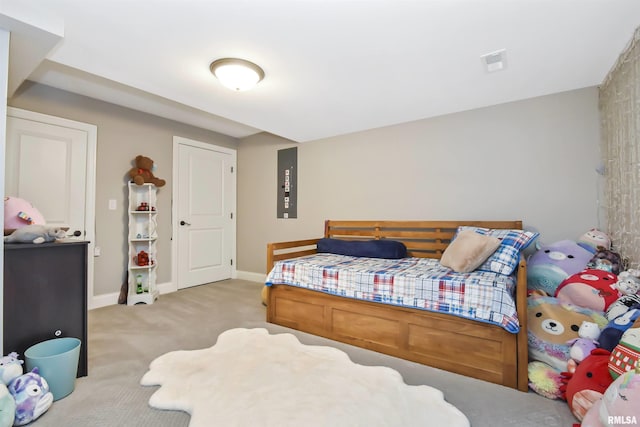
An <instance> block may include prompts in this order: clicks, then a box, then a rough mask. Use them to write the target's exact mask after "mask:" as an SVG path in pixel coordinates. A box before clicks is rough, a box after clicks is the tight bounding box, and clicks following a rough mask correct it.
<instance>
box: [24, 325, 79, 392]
mask: <svg viewBox="0 0 640 427" xmlns="http://www.w3.org/2000/svg"><path fill="white" fill-rule="evenodd" d="M81 344H82V343H81V341H80V340H79V339H77V338H69V337H66V338H54V339H52V340H48V341H43V342H41V343H38V344H36V345H33V346H31V347H29V348H28V349H27V350H26V351H25V352H24V358H25V361H26V362H27V363H26V365H27V371H29V372H31V370H32V369H33V368H35V367H37V368H38V373H39V374H40V376H41V377H42V378H44V379H45V380H47V383H49V389H50V391H51V394H53V400H54V401H55V400H58V399H62V398H63V397H66V396H68V395H69V394H70V393H71V392H72V391H73V390H74V389H75V386H76V375H77V374H78V359H79V357H80V345H81Z"/></svg>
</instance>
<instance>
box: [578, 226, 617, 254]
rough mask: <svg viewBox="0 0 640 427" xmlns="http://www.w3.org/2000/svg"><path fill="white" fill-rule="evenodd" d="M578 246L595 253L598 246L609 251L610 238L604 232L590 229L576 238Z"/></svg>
mask: <svg viewBox="0 0 640 427" xmlns="http://www.w3.org/2000/svg"><path fill="white" fill-rule="evenodd" d="M578 244H579V245H580V246H582V247H583V248H585V249H587V250H589V251H591V252H592V253H595V252H596V250H597V249H598V247H599V246H600V247H602V248H604V249H606V250H609V249H611V238H610V237H609V236H608V235H607V233H605V232H604V231H600V230H598V229H597V228H592V229H591V230H589V231H587V232H586V233H584V234H583V235H582V236H580V237H579V238H578Z"/></svg>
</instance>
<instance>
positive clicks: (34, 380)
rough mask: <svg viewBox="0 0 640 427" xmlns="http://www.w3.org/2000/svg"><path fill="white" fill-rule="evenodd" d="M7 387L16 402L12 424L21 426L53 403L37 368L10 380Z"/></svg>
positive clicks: (42, 412) (46, 385)
mask: <svg viewBox="0 0 640 427" xmlns="http://www.w3.org/2000/svg"><path fill="white" fill-rule="evenodd" d="M8 388H9V393H10V394H11V395H12V396H13V398H14V399H15V402H16V416H15V421H14V422H13V425H14V426H23V425H25V424H29V423H30V422H32V421H34V420H36V419H38V418H39V417H40V415H42V414H44V413H45V412H47V410H48V409H49V408H50V407H51V404H52V403H53V394H51V392H50V391H49V384H47V381H46V380H45V379H44V378H42V377H41V376H40V374H39V373H38V368H33V370H32V371H31V372H27V373H26V374H24V375H21V376H19V377H18V378H16V379H15V380H13V381H11V384H9V387H8Z"/></svg>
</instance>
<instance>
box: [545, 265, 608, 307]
mask: <svg viewBox="0 0 640 427" xmlns="http://www.w3.org/2000/svg"><path fill="white" fill-rule="evenodd" d="M617 281H618V278H617V277H616V275H615V274H613V273H609V272H607V271H604V270H594V269H587V270H583V271H581V272H579V273H576V274H573V275H571V276H569V277H567V278H566V279H564V280H563V281H562V282H561V283H560V285H559V286H558V288H557V289H556V293H555V297H556V298H558V300H559V301H560V303H562V304H574V305H577V306H580V307H586V308H590V309H592V310H596V311H602V312H604V311H605V310H606V309H607V308H609V306H610V305H611V304H613V303H614V302H615V301H616V300H617V299H618V298H619V297H620V293H619V292H618V290H617V289H616V288H615V284H616V282H617Z"/></svg>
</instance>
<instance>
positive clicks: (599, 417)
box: [582, 365, 640, 427]
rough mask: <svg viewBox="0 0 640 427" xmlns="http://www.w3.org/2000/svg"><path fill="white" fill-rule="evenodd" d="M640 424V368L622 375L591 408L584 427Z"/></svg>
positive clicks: (584, 420)
mask: <svg viewBox="0 0 640 427" xmlns="http://www.w3.org/2000/svg"><path fill="white" fill-rule="evenodd" d="M638 423H640V367H638V365H636V368H635V371H629V372H626V373H625V374H623V375H620V376H619V377H618V378H617V379H616V380H615V381H614V382H613V383H611V385H610V386H609V387H608V388H607V390H606V391H605V393H604V396H603V397H602V399H600V400H598V401H597V402H595V403H594V404H593V406H591V408H589V410H588V411H587V413H586V414H585V416H584V419H583V420H582V427H605V426H613V425H638Z"/></svg>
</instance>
